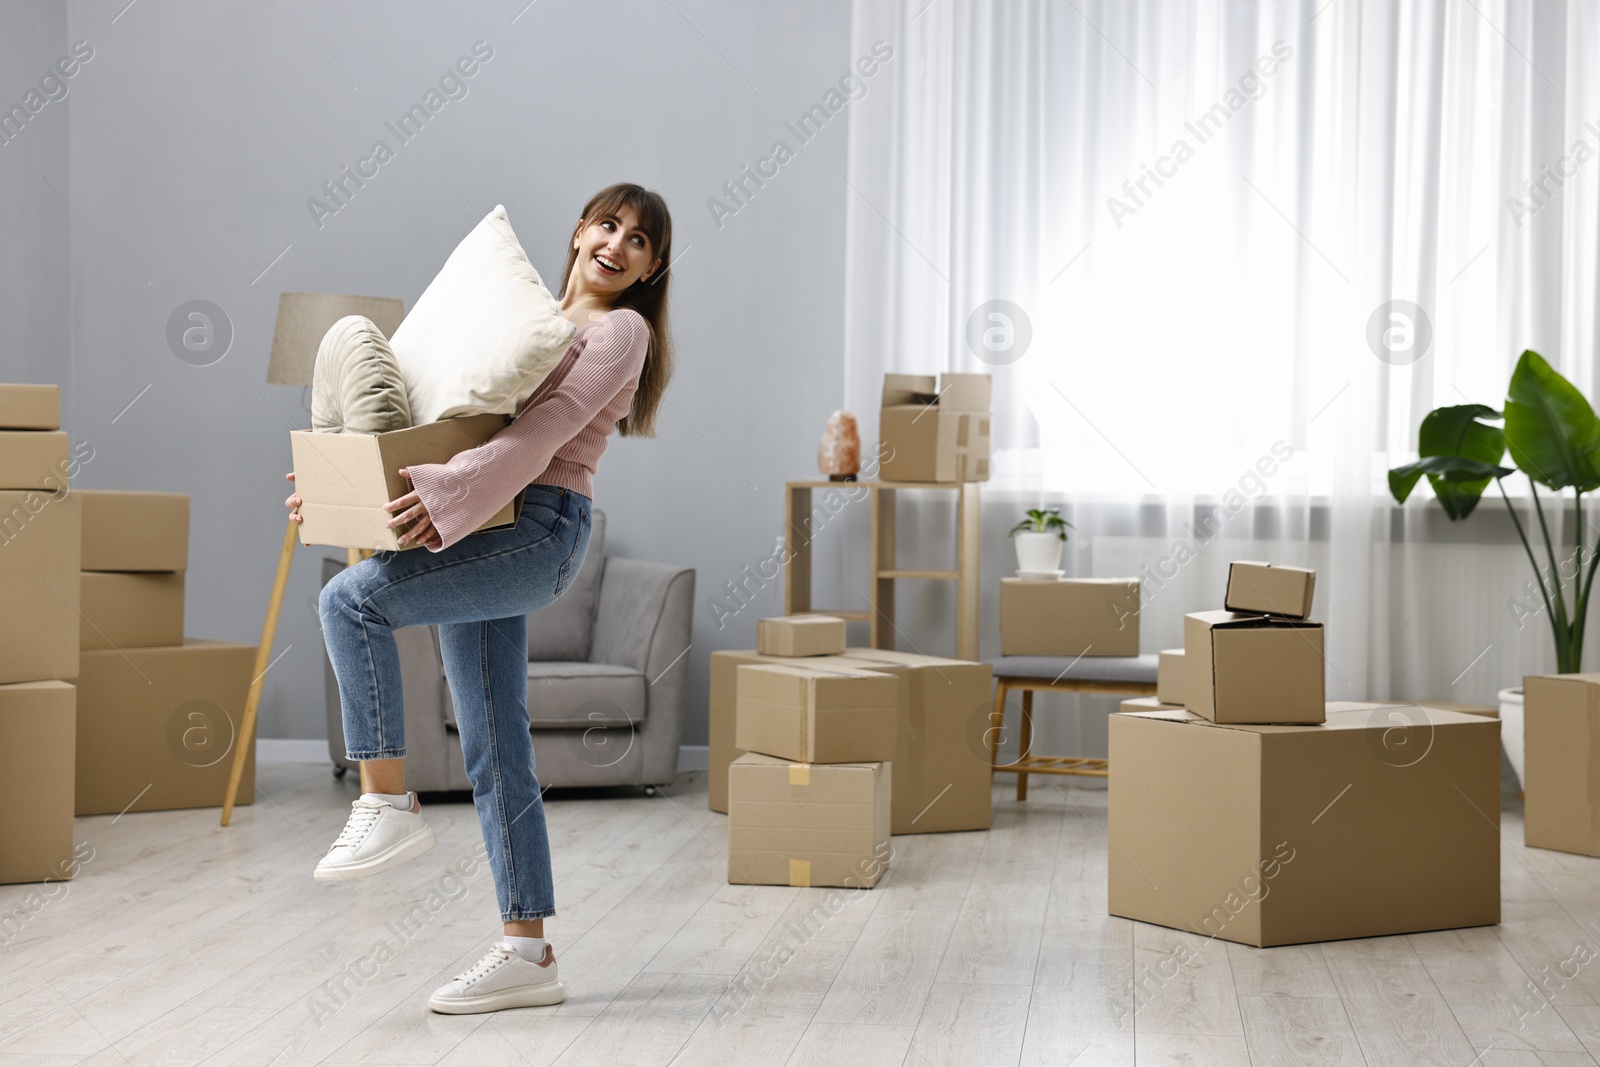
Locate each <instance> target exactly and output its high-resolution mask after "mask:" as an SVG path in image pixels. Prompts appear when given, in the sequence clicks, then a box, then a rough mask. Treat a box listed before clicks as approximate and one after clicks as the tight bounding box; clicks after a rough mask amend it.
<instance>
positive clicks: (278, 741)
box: [256, 737, 333, 763]
mask: <svg viewBox="0 0 1600 1067" xmlns="http://www.w3.org/2000/svg"><path fill="white" fill-rule="evenodd" d="M256 762H257V763H332V762H333V760H332V759H331V758H330V757H329V756H328V742H327V741H323V740H318V739H315V738H302V737H258V738H256Z"/></svg>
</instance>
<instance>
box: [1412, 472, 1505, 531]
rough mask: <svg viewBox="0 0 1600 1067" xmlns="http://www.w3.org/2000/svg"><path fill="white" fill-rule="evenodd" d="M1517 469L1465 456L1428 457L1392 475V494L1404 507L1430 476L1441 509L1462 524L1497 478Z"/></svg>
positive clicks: (1429, 481)
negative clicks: (1424, 476)
mask: <svg viewBox="0 0 1600 1067" xmlns="http://www.w3.org/2000/svg"><path fill="white" fill-rule="evenodd" d="M1515 473H1516V468H1514V467H1501V466H1497V465H1496V464H1493V463H1484V462H1482V461H1480V460H1476V459H1468V458H1467V457H1465V456H1427V457H1425V458H1423V459H1419V460H1417V461H1416V462H1415V463H1407V464H1406V465H1405V466H1403V467H1396V468H1394V469H1393V470H1391V471H1390V472H1389V491H1390V492H1391V493H1393V494H1394V498H1395V500H1397V501H1399V502H1400V503H1402V504H1404V503H1405V502H1406V497H1408V496H1410V495H1411V490H1412V489H1413V488H1415V487H1416V484H1417V479H1419V478H1421V477H1422V476H1423V475H1427V476H1428V484H1429V485H1431V486H1433V493H1434V495H1435V496H1437V497H1438V498H1439V506H1440V507H1442V508H1444V513H1445V514H1446V515H1448V516H1449V517H1450V518H1451V520H1453V521H1456V522H1459V521H1461V520H1462V519H1464V518H1466V517H1467V516H1468V515H1471V514H1472V509H1473V508H1475V507H1477V506H1478V501H1479V500H1481V499H1482V498H1483V491H1484V490H1485V489H1487V488H1488V487H1489V483H1490V482H1491V481H1492V480H1494V479H1495V478H1504V477H1506V476H1507V475H1511V474H1515Z"/></svg>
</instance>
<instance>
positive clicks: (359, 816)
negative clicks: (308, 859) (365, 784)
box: [312, 793, 433, 882]
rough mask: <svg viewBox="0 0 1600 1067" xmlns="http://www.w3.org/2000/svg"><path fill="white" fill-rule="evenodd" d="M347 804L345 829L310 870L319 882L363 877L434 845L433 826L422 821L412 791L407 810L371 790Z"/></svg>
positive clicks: (400, 862)
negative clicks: (347, 819)
mask: <svg viewBox="0 0 1600 1067" xmlns="http://www.w3.org/2000/svg"><path fill="white" fill-rule="evenodd" d="M350 808H351V810H350V821H349V822H347V823H345V824H344V832H343V833H341V834H340V835H339V838H338V840H336V841H334V843H333V847H332V848H330V849H328V854H327V855H326V856H324V857H322V861H321V862H320V863H318V864H317V869H316V871H315V872H313V874H312V877H314V878H316V879H317V880H318V881H319V882H337V881H343V880H344V879H346V878H366V877H368V876H370V875H374V874H377V873H378V872H379V871H386V870H388V869H389V868H390V867H398V866H399V865H400V864H402V863H404V862H405V861H406V860H409V859H412V858H414V857H417V856H420V855H422V854H423V853H424V852H426V851H428V850H429V849H430V848H432V847H433V829H432V828H431V827H430V826H429V825H428V824H427V823H425V822H423V821H422V805H421V803H419V802H418V801H417V799H416V796H415V795H414V794H413V796H412V799H411V810H410V811H402V810H400V809H399V808H397V807H395V806H394V805H392V804H390V803H389V802H388V801H387V800H382V799H380V798H379V797H377V796H376V795H374V794H372V793H363V794H361V796H360V797H358V798H357V799H356V800H355V801H353V802H352V803H351V805H350Z"/></svg>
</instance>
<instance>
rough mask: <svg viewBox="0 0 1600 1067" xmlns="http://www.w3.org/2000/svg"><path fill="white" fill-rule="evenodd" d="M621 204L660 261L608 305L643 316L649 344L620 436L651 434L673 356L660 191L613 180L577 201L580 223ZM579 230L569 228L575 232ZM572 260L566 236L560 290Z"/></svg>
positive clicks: (667, 233)
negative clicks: (580, 205) (583, 201)
mask: <svg viewBox="0 0 1600 1067" xmlns="http://www.w3.org/2000/svg"><path fill="white" fill-rule="evenodd" d="M623 207H631V208H632V209H633V211H634V214H635V215H637V216H638V218H639V228H640V229H641V230H643V231H644V233H645V236H646V237H648V238H650V251H651V253H652V254H653V255H655V256H657V257H659V258H660V260H661V266H659V267H657V268H656V270H655V273H653V274H651V275H650V278H649V280H648V281H644V280H640V281H637V282H634V283H633V284H632V285H630V286H628V288H626V289H624V290H623V291H622V292H621V293H620V294H618V296H617V299H616V300H615V301H613V302H612V305H611V306H612V308H619V307H629V308H633V310H635V311H637V312H638V313H639V314H641V315H643V316H644V320H645V322H647V323H649V325H650V345H649V348H648V349H646V351H645V357H644V368H643V369H642V370H641V371H640V372H639V386H638V388H637V389H635V390H634V394H633V404H632V406H631V407H630V408H629V410H628V414H626V415H624V416H623V417H622V418H621V419H620V420H619V421H618V422H617V432H618V433H619V434H621V435H622V436H623V437H654V436H655V435H656V408H657V407H659V406H660V405H661V398H662V397H663V396H664V395H665V394H666V391H667V382H668V381H670V380H671V379H672V370H673V364H674V357H673V352H672V338H671V337H670V335H669V334H668V332H667V287H668V286H669V285H671V284H672V279H671V278H670V277H668V275H669V273H670V267H671V264H672V215H671V213H669V212H668V211H667V202H666V201H665V200H663V199H661V196H660V194H658V193H654V192H651V191H650V190H649V189H646V188H645V187H644V186H642V185H634V184H633V183H632V182H618V183H617V184H616V185H608V186H606V187H605V188H604V189H602V190H600V191H599V192H598V193H595V194H594V195H593V196H591V197H590V198H589V202H588V203H587V204H585V205H583V215H582V219H583V222H582V224H581V225H588V224H590V223H592V222H594V221H596V220H598V219H603V218H606V217H607V216H612V217H615V216H616V214H617V212H618V211H619V210H621V209H622V208H623ZM578 232H579V231H574V233H573V236H574V237H576V236H577V233H578ZM577 261H578V250H577V249H576V248H574V247H572V241H571V239H569V240H568V241H567V269H566V271H565V273H564V274H563V275H562V282H561V295H562V296H565V295H566V292H567V283H568V282H570V281H571V280H572V268H573V265H574V264H576V263H577Z"/></svg>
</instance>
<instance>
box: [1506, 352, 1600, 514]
mask: <svg viewBox="0 0 1600 1067" xmlns="http://www.w3.org/2000/svg"><path fill="white" fill-rule="evenodd" d="M1505 420H1506V430H1505V436H1506V445H1507V447H1509V448H1510V450H1511V458H1512V460H1513V461H1514V462H1515V463H1516V465H1517V467H1518V468H1520V469H1521V471H1522V472H1523V473H1524V474H1526V475H1527V476H1528V477H1530V478H1532V479H1533V480H1534V481H1536V482H1538V483H1539V484H1540V485H1545V486H1549V487H1550V488H1551V489H1555V490H1561V489H1568V488H1574V489H1577V490H1578V491H1580V492H1584V493H1587V492H1590V491H1592V490H1594V489H1597V488H1600V417H1597V416H1596V415H1595V412H1594V407H1593V406H1592V405H1590V403H1589V401H1588V399H1586V398H1585V397H1584V395H1583V394H1582V393H1580V392H1579V391H1578V389H1577V387H1576V386H1574V385H1573V384H1572V383H1571V382H1569V381H1567V379H1565V378H1563V377H1562V376H1561V375H1560V374H1559V373H1558V372H1557V371H1556V370H1555V368H1553V367H1551V366H1550V364H1548V363H1546V362H1545V360H1544V358H1543V357H1542V356H1540V355H1539V353H1537V352H1534V351H1532V350H1531V349H1530V350H1529V351H1526V352H1524V353H1522V358H1521V359H1519V360H1517V368H1516V370H1514V371H1512V372H1511V385H1510V388H1509V389H1508V390H1507V392H1506V412H1505Z"/></svg>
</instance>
